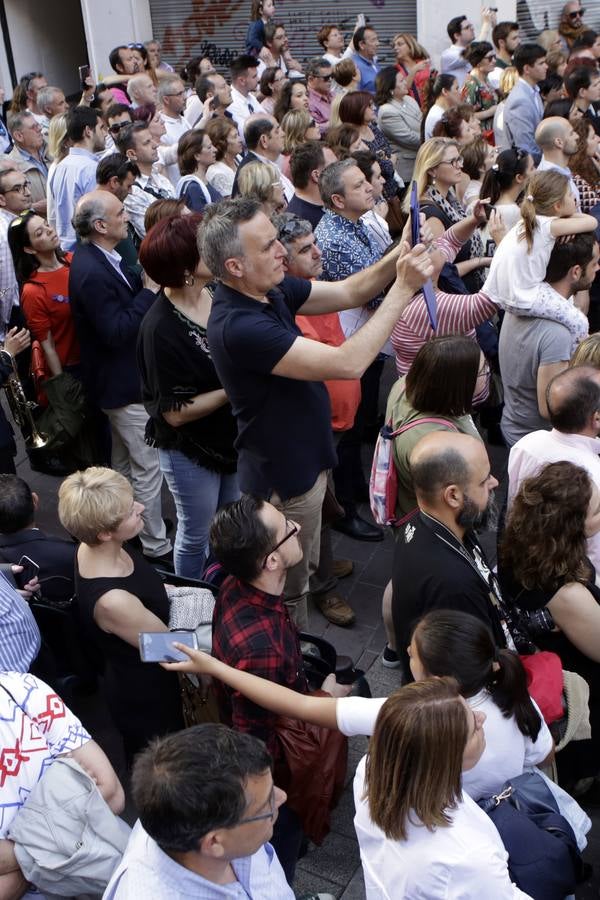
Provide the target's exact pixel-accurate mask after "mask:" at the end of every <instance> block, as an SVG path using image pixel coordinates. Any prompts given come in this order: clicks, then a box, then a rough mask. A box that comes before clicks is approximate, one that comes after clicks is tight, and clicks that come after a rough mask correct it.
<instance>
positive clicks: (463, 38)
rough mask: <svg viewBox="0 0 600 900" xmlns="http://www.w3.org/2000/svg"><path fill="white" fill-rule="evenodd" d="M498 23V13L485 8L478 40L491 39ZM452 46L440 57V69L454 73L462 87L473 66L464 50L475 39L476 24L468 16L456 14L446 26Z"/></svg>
mask: <svg viewBox="0 0 600 900" xmlns="http://www.w3.org/2000/svg"><path fill="white" fill-rule="evenodd" d="M495 24H496V13H495V11H494V10H492V9H488V8H485V9H484V10H483V11H482V13H481V29H480V32H479V36H478V38H477V40H479V41H490V39H491V32H492V28H493V27H494V25H495ZM446 30H447V32H448V37H449V38H450V40H451V42H452V43H451V46H450V47H447V48H446V50H444V51H443V53H442V55H441V58H440V71H441V73H442V75H454V77H455V78H456V80H457V81H458V84H459V87H461V88H462V86H463V84H464V83H465V79H466V77H467V75H468V74H469V72H470V71H471V66H470V64H469V63H468V62H467V60H466V59H464V57H463V55H462V54H463V51H464V49H465V48H466V47H468V46H469V44H472V43H473V41H474V40H475V26H474V25H473V23H472V22H470V21H469V19H468V18H467V16H455V17H454V18H453V19H450V21H449V22H448V26H447V28H446Z"/></svg>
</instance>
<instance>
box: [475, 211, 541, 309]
mask: <svg viewBox="0 0 600 900" xmlns="http://www.w3.org/2000/svg"><path fill="white" fill-rule="evenodd" d="M554 218H556V217H555V216H536V219H537V227H536V229H535V231H534V232H533V246H532V248H531V250H529V248H528V246H527V241H526V240H525V238H524V237H521V235H522V234H523V223H522V221H519V222H517V224H516V225H515V226H514V227H513V228H511V229H510V231H508V233H507V234H506V235H505V236H504V238H503V239H502V241H501V243H500V244H499V245H498V246H497V247H496V252H495V253H494V258H493V259H492V264H491V266H490V271H489V275H488V277H487V278H486V280H485V284H484V285H483V288H482V291H483V292H484V293H485V294H487V295H488V297H490V298H491V299H492V300H493V301H494V303H498V305H499V306H502V307H503V308H504V309H509V310H511V309H514V308H516V309H519V310H524V311H527V310H530V309H531V308H532V306H533V304H534V302H535V301H536V298H537V296H538V293H539V286H540V284H541V283H542V282H543V280H544V278H545V276H546V268H547V266H548V261H549V259H550V255H551V253H552V248H553V247H554V241H555V239H554V237H553V236H552V233H551V231H550V228H551V226H552V222H553V220H554Z"/></svg>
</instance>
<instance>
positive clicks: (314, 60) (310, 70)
mask: <svg viewBox="0 0 600 900" xmlns="http://www.w3.org/2000/svg"><path fill="white" fill-rule="evenodd" d="M321 69H331V63H330V62H329V60H328V59H324V58H323V57H322V56H313V57H311V59H309V61H308V62H307V63H305V65H304V73H305V75H306V77H307V78H309V77H310V76H313V77H314V76H315V75H318V74H319V71H320V70H321Z"/></svg>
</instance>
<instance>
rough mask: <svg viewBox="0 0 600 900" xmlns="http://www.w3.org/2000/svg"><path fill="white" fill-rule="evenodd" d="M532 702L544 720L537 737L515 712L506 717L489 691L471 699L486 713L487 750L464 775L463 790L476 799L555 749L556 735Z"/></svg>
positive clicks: (535, 763) (475, 708) (539, 760)
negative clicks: (519, 721)
mask: <svg viewBox="0 0 600 900" xmlns="http://www.w3.org/2000/svg"><path fill="white" fill-rule="evenodd" d="M531 702H532V703H533V705H534V707H535V709H536V712H537V713H538V714H539V717H540V722H541V728H540V730H539V732H538V736H537V738H536V740H535V741H532V740H531V738H529V737H527V736H526V735H524V734H522V732H521V731H519V726H518V725H517V720H516V719H515V717H514V716H510V717H509V718H508V719H507V718H505V716H504V715H503V713H502V710H501V709H500V707H499V706H496V704H495V703H494V701H493V700H492V698H491V696H490V694H489V693H488V692H487V691H480V692H479V693H478V694H475V696H474V697H469V699H468V700H467V703H468V704H469V706H470V707H471V709H474V710H479V711H480V712H484V713H485V715H486V719H485V722H484V725H483V730H484V732H485V750H484V751H483V755H482V757H481V759H480V760H479V762H478V763H477V765H476V766H474V767H473V768H472V769H469V771H468V772H463V776H462V784H463V790H464V791H465V792H466V793H467V794H468V795H469V796H470V797H472V798H473V800H480V799H481V798H482V797H491V796H492V794H496V793H497V792H498V791H499V790H500V788H501V787H502V785H503V784H504V782H505V781H507V780H508V779H509V778H515V777H516V776H517V775H522V774H523V772H524V770H525V768H526V767H529V766H537V765H538V764H539V763H541V762H542V761H543V760H544V759H546V757H547V756H548V754H549V753H550V751H551V750H552V747H553V746H554V741H553V740H552V735H551V734H550V731H549V730H548V726H547V725H546V723H545V722H544V719H543V717H542V714H541V712H540V710H539V707H538V706H537V704H536V702H535V700H532V701H531Z"/></svg>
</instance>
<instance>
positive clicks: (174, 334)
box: [137, 291, 237, 473]
mask: <svg viewBox="0 0 600 900" xmlns="http://www.w3.org/2000/svg"><path fill="white" fill-rule="evenodd" d="M137 355H138V366H139V369H140V372H141V375H142V399H143V403H144V406H145V407H146V410H147V412H148V415H149V416H150V420H149V422H148V425H147V428H146V437H147V440H148V441H149V443H151V444H153V446H155V447H159V448H161V449H163V450H180V451H181V453H184V454H185V455H186V456H188V457H189V458H190V459H193V460H194V461H195V462H197V463H199V464H200V465H202V466H204V467H205V468H207V469H211V470H212V471H215V472H227V473H231V472H235V470H236V465H237V454H236V452H235V450H234V446H233V445H234V442H235V438H236V434H237V429H236V425H235V419H234V417H233V414H232V412H231V406H230V405H229V403H226V404H225V405H224V406H220V407H219V408H218V409H216V410H215V411H214V412H212V413H210V414H209V415H207V416H203V417H202V418H200V419H195V420H194V421H193V422H187V423H186V424H185V425H180V426H179V427H178V428H174V427H173V426H172V425H169V424H168V422H167V421H166V420H165V419H164V417H163V412H170V411H172V410H179V409H181V408H182V407H183V406H185V404H186V402H189V401H190V400H191V399H192V398H193V397H195V396H196V395H197V394H205V393H208V391H216V390H219V389H220V388H221V387H222V385H221V382H220V381H219V376H218V375H217V372H216V369H215V367H214V365H213V362H212V360H211V358H210V353H209V349H208V341H207V339H206V330H205V329H204V328H202V326H201V325H198V324H197V323H196V322H193V321H192V320H191V319H189V318H188V317H187V316H186V315H184V314H183V313H182V312H181V311H180V310H178V309H177V308H176V307H175V306H173V304H172V303H171V302H170V301H169V300H168V299H167V297H166V296H165V294H164V293H163V292H162V291H161V293H159V294H158V296H157V298H156V301H155V303H154V304H153V305H152V307H151V309H149V310H148V312H147V313H146V316H145V317H144V319H143V321H142V325H141V328H140V334H139V338H138V345H137Z"/></svg>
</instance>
